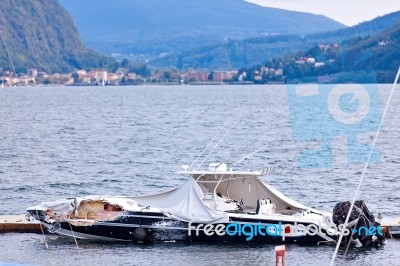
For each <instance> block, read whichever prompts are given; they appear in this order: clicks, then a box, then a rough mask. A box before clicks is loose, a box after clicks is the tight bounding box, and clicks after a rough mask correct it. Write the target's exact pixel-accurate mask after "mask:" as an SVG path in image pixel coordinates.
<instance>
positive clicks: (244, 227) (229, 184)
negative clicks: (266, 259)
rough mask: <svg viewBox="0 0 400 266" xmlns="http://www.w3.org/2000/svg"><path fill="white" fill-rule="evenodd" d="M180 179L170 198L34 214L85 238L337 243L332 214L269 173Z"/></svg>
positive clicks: (52, 207) (209, 173) (216, 169)
mask: <svg viewBox="0 0 400 266" xmlns="http://www.w3.org/2000/svg"><path fill="white" fill-rule="evenodd" d="M180 173H181V174H182V175H184V176H187V177H188V180H187V181H186V182H185V183H184V184H183V185H181V186H180V187H178V188H176V189H173V190H171V191H168V192H165V193H161V194H157V195H151V196H144V197H105V196H88V197H83V198H73V199H65V200H59V201H54V202H43V203H41V204H40V205H38V206H33V207H30V208H28V212H29V213H30V214H31V215H32V216H33V217H35V218H36V219H37V220H39V221H40V222H41V223H42V224H43V225H44V226H46V227H47V228H48V231H49V232H51V233H57V234H60V235H64V236H70V237H75V238H78V239H93V240H110V241H135V242H157V241H187V242H196V241H203V242H247V241H256V242H264V243H277V242H286V243H305V244H318V243H327V242H328V243H335V241H336V240H337V238H338V235H339V231H338V230H337V226H336V224H335V223H334V222H333V216H332V213H329V212H323V211H319V210H315V209H313V208H310V207H307V206H304V205H302V204H300V203H298V202H296V201H294V200H292V199H290V198H288V197H286V196H285V195H283V194H282V193H281V192H279V191H277V190H276V189H275V188H273V187H272V186H270V185H269V184H268V183H267V182H266V181H265V180H264V179H263V178H262V177H263V176H264V175H266V171H233V170H232V169H228V168H227V165H226V164H222V163H217V164H210V166H209V169H207V170H204V171H200V170H190V169H188V167H185V168H184V171H182V172H180ZM341 206H342V205H341ZM343 210H344V209H343V208H341V209H340V211H342V212H343ZM342 214H343V213H339V214H338V215H342ZM357 218H359V217H357ZM354 220H356V219H354ZM373 222H374V221H373ZM357 223H358V219H357V220H356V222H353V226H360V225H359V224H357ZM372 224H373V223H372V222H371V225H372ZM370 238H371V237H370ZM371 241H372V240H371Z"/></svg>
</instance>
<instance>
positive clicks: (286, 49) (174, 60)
mask: <svg viewBox="0 0 400 266" xmlns="http://www.w3.org/2000/svg"><path fill="white" fill-rule="evenodd" d="M398 21H400V12H394V13H391V14H388V15H385V16H382V17H378V18H376V19H374V20H371V21H368V22H364V23H361V24H359V25H356V26H353V27H349V28H344V29H339V30H335V31H327V32H323V33H315V34H308V35H305V36H303V37H301V36H300V35H274V36H266V37H259V38H249V39H245V40H241V41H233V40H232V41H229V42H227V43H225V44H220V45H213V46H204V47H199V48H196V49H192V50H189V51H184V52H181V53H173V54H170V55H166V56H164V57H161V58H158V59H155V60H152V61H151V64H152V65H155V66H157V67H171V66H173V67H177V68H180V69H186V68H189V67H192V68H203V69H213V70H218V69H221V70H223V69H238V68H241V67H250V66H254V65H257V64H264V63H265V62H267V61H270V60H272V59H273V58H279V57H282V56H284V55H287V54H292V53H294V52H295V51H298V50H307V49H309V48H311V47H312V46H315V45H316V44H324V43H335V42H337V43H341V42H342V41H344V40H346V39H351V38H355V37H366V36H369V35H373V34H377V33H379V32H381V31H383V30H385V29H387V28H390V27H392V26H393V25H395V24H396V23H397V22H398Z"/></svg>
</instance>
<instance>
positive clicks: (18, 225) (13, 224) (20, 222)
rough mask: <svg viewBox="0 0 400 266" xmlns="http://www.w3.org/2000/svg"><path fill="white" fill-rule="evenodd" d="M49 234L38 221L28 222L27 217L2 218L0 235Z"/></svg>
mask: <svg viewBox="0 0 400 266" xmlns="http://www.w3.org/2000/svg"><path fill="white" fill-rule="evenodd" d="M43 232H45V233H46V232H47V230H46V228H45V227H44V226H42V225H41V224H40V223H39V222H38V221H36V220H33V221H28V220H27V218H26V216H25V215H7V216H0V234H4V233H38V234H42V233H43Z"/></svg>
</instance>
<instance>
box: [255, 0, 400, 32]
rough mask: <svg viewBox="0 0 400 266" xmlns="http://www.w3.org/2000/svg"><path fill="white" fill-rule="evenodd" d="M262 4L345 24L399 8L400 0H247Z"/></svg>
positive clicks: (351, 23)
mask: <svg viewBox="0 0 400 266" xmlns="http://www.w3.org/2000/svg"><path fill="white" fill-rule="evenodd" d="M247 1H248V2H251V3H256V4H259V5H262V6H268V7H277V8H282V9H288V10H296V11H303V12H309V13H314V14H321V15H325V16H327V17H330V18H333V19H334V20H337V21H339V22H341V23H343V24H345V25H347V26H353V25H356V24H358V23H360V22H363V21H367V20H371V19H373V18H376V17H378V16H381V15H385V14H388V13H392V12H394V11H398V10H400V0H247Z"/></svg>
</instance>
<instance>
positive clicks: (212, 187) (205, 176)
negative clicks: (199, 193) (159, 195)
mask: <svg viewBox="0 0 400 266" xmlns="http://www.w3.org/2000/svg"><path fill="white" fill-rule="evenodd" d="M181 174H184V175H190V176H191V177H192V178H193V180H195V181H196V182H197V183H198V184H199V185H200V186H201V187H202V188H203V192H204V193H205V194H207V193H212V194H214V197H216V196H223V197H226V198H229V199H233V200H236V201H239V202H240V201H241V202H243V203H244V205H245V207H246V209H248V210H249V209H256V206H257V201H258V200H262V199H270V200H271V202H272V203H273V204H275V207H276V211H277V212H280V213H285V212H286V213H294V212H299V211H302V210H309V211H311V212H314V213H321V212H320V211H318V210H314V209H312V208H309V207H307V206H305V205H303V204H301V203H299V202H297V201H295V200H292V199H290V198H288V197H286V196H285V195H284V194H282V193H281V192H279V191H278V190H276V189H275V188H273V187H272V186H270V185H269V184H267V183H266V182H265V181H264V180H262V179H261V176H263V175H264V173H263V172H259V171H248V172H236V171H184V172H181Z"/></svg>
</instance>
